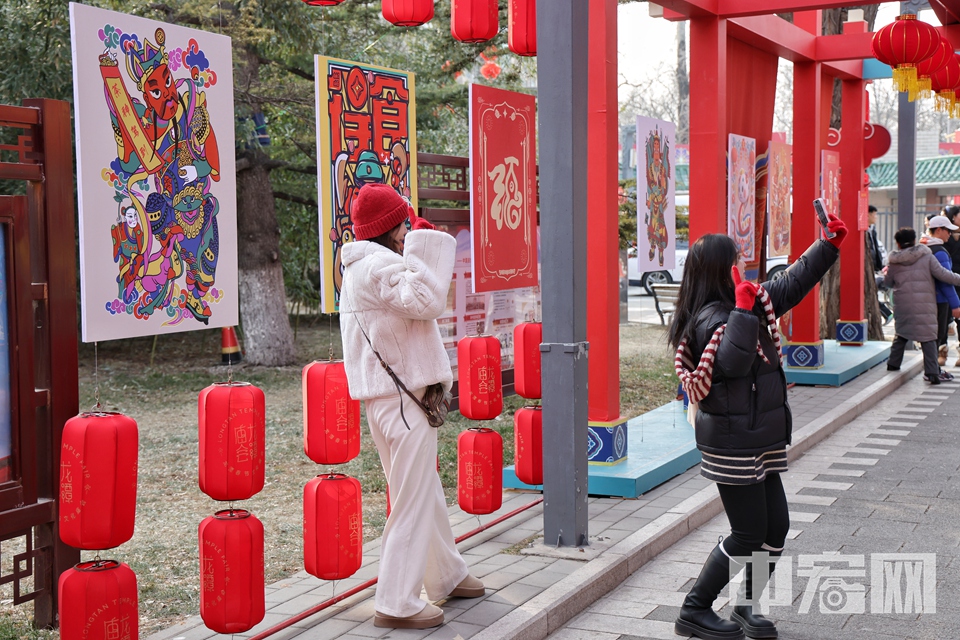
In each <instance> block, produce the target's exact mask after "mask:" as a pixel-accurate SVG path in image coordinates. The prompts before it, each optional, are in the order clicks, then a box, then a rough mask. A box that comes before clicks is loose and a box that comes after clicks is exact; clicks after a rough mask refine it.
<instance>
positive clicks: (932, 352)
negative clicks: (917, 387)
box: [887, 336, 940, 376]
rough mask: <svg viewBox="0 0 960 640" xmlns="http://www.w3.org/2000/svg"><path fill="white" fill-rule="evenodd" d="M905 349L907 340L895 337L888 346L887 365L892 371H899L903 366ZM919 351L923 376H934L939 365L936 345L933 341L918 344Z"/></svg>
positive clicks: (937, 373)
mask: <svg viewBox="0 0 960 640" xmlns="http://www.w3.org/2000/svg"><path fill="white" fill-rule="evenodd" d="M906 347H907V339H906V338H901V337H900V336H897V337H895V338H894V339H893V344H892V345H891V346H890V359H889V360H888V361H887V365H888V366H891V367H893V368H894V369H899V368H900V365H901V364H903V351H904V349H906ZM920 351H921V352H922V353H923V374H924V375H926V376H935V375H939V373H940V365H939V364H937V344H936V341H935V340H930V341H929V342H921V343H920Z"/></svg>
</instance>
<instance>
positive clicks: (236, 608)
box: [198, 509, 266, 633]
mask: <svg viewBox="0 0 960 640" xmlns="http://www.w3.org/2000/svg"><path fill="white" fill-rule="evenodd" d="M198 534H199V537H200V617H201V618H203V623H204V624H205V625H206V626H207V628H208V629H212V630H213V631H216V632H217V633H243V632H244V631H248V630H250V629H252V628H253V627H254V626H256V625H257V624H258V623H259V622H260V621H261V620H263V615H264V611H265V610H266V605H265V595H264V578H263V524H261V523H260V521H259V520H258V519H257V517H256V516H254V515H253V514H252V513H250V512H249V511H245V510H243V509H225V510H223V511H217V513H216V514H214V515H212V516H210V517H209V518H204V520H203V522H201V523H200V528H199V530H198Z"/></svg>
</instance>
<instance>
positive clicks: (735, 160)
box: [727, 133, 757, 263]
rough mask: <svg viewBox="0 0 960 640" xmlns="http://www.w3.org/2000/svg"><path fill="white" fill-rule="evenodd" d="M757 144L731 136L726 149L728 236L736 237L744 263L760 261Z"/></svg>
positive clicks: (747, 139) (750, 139) (748, 139)
mask: <svg viewBox="0 0 960 640" xmlns="http://www.w3.org/2000/svg"><path fill="white" fill-rule="evenodd" d="M756 162H757V141H756V140H754V139H753V138H748V137H746V136H738V135H736V134H734V133H731V134H729V141H728V148H727V235H729V236H730V237H731V238H733V241H734V242H736V243H737V248H738V249H739V250H740V256H741V257H742V258H743V260H744V262H747V263H750V262H753V261H754V260H756V259H757V246H756V238H755V233H754V232H755V230H756V210H755V209H756V193H757V165H756Z"/></svg>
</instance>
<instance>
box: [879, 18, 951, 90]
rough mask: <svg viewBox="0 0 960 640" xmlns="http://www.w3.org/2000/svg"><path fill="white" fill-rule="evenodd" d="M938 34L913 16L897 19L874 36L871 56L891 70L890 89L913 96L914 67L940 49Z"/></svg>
mask: <svg viewBox="0 0 960 640" xmlns="http://www.w3.org/2000/svg"><path fill="white" fill-rule="evenodd" d="M940 40H941V37H940V33H939V32H938V31H937V30H936V29H935V28H934V27H932V26H931V25H929V24H927V23H926V22H922V21H920V20H917V16H916V15H914V14H904V15H902V16H897V19H896V20H895V21H894V22H893V23H891V24H888V25H887V26H885V27H883V28H882V29H880V30H879V31H877V32H876V33H875V34H873V55H874V57H876V58H877V60H879V61H880V62H883V63H886V64H888V65H890V66H891V67H893V86H894V88H895V89H896V90H897V91H908V92H910V93H913V94H914V95H916V93H917V91H918V88H919V87H918V84H917V65H918V64H919V63H921V62H923V61H924V60H926V59H927V58H929V57H930V56H932V55H933V54H934V53H936V51H937V48H938V47H939V46H940Z"/></svg>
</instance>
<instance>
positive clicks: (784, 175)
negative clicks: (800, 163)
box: [767, 141, 793, 258]
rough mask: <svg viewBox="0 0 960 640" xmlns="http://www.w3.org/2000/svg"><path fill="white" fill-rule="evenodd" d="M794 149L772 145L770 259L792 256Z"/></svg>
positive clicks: (773, 143) (784, 145) (768, 185)
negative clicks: (792, 161)
mask: <svg viewBox="0 0 960 640" xmlns="http://www.w3.org/2000/svg"><path fill="white" fill-rule="evenodd" d="M792 154H793V147H791V146H790V145H789V144H786V143H785V142H777V141H773V142H771V143H770V147H769V151H768V152H767V155H768V156H769V157H770V171H769V173H768V176H769V177H768V179H767V210H768V211H769V215H770V227H769V228H770V241H769V245H768V246H769V250H770V257H771V258H772V257H776V256H789V255H790V185H791V183H792V177H793V176H792V167H791V165H790V160H791V157H792Z"/></svg>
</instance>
